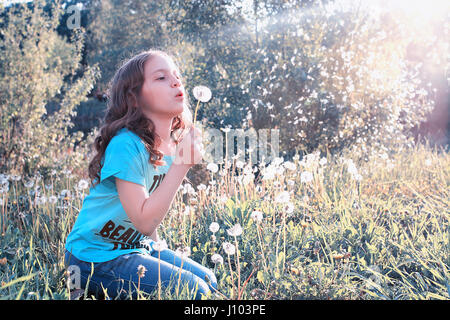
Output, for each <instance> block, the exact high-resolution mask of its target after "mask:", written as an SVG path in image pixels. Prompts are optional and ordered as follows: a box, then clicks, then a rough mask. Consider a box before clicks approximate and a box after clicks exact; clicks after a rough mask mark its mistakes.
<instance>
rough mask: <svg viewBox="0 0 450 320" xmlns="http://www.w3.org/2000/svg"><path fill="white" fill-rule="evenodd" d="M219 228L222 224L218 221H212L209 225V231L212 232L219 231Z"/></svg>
mask: <svg viewBox="0 0 450 320" xmlns="http://www.w3.org/2000/svg"><path fill="white" fill-rule="evenodd" d="M219 229H220V226H219V224H218V223H217V222H212V223H211V224H210V225H209V231H211V232H212V233H216V232H217V231H219Z"/></svg>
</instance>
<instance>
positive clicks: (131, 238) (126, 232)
mask: <svg viewBox="0 0 450 320" xmlns="http://www.w3.org/2000/svg"><path fill="white" fill-rule="evenodd" d="M173 158H174V156H168V155H165V156H164V158H163V160H164V161H165V162H166V165H165V166H157V167H156V169H155V168H154V167H153V165H152V164H150V163H149V162H148V160H149V153H148V152H147V149H145V146H144V144H143V142H142V140H141V139H140V137H139V136H138V135H136V134H135V133H133V132H132V131H130V130H128V129H127V128H122V129H121V130H119V131H118V132H117V134H116V135H115V136H114V137H113V138H112V139H111V141H110V142H109V144H108V146H107V148H106V151H105V154H104V156H103V158H102V163H103V166H102V169H101V171H100V183H99V184H97V185H96V186H95V187H92V186H91V188H90V190H89V195H87V196H86V197H85V198H84V200H83V205H82V208H81V210H80V213H79V214H78V217H77V220H76V221H75V224H74V226H73V228H72V231H71V232H70V234H69V235H68V237H67V240H66V246H65V248H66V249H67V250H68V251H69V252H71V253H72V254H73V255H74V256H75V257H76V258H78V259H79V260H83V261H87V262H104V261H108V260H111V259H114V258H116V257H118V256H120V255H123V254H127V253H130V252H142V253H145V252H147V253H148V252H151V251H152V249H151V246H152V244H153V240H151V239H150V238H149V237H147V236H144V235H143V234H141V233H140V232H138V231H137V229H136V227H135V226H134V225H133V224H132V223H131V221H130V219H129V218H128V216H127V214H126V212H125V210H124V208H123V206H122V203H121V202H120V199H119V195H118V193H117V188H116V183H115V177H117V178H119V179H123V180H127V181H130V182H134V183H137V184H140V185H142V186H144V187H145V189H146V190H148V194H149V195H150V194H151V193H152V192H153V191H154V190H155V189H156V188H157V187H158V185H159V184H160V183H161V181H162V180H163V179H164V176H165V175H166V173H167V171H169V168H170V166H171V164H172V162H173Z"/></svg>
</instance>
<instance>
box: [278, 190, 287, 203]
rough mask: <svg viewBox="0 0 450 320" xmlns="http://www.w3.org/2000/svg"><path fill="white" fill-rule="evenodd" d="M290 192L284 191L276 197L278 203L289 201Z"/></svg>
mask: <svg viewBox="0 0 450 320" xmlns="http://www.w3.org/2000/svg"><path fill="white" fill-rule="evenodd" d="M289 199H290V194H289V192H287V191H282V192H281V193H279V194H278V195H277V196H276V197H275V202H277V203H286V202H289Z"/></svg>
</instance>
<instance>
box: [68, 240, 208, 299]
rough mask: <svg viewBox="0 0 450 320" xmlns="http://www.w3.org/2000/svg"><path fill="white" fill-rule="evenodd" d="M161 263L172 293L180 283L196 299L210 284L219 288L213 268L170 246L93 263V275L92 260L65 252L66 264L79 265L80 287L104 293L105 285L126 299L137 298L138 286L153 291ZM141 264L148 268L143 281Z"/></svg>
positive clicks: (112, 294) (162, 275) (163, 281)
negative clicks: (178, 252) (146, 252)
mask: <svg viewBox="0 0 450 320" xmlns="http://www.w3.org/2000/svg"><path fill="white" fill-rule="evenodd" d="M158 262H159V274H160V279H161V287H163V288H165V287H168V286H169V284H170V287H171V291H172V292H175V290H176V288H177V286H179V289H180V292H181V290H182V289H183V288H184V287H185V286H186V285H187V286H188V288H189V291H190V292H195V299H201V296H202V295H206V294H208V293H209V292H210V291H211V287H212V288H213V292H214V291H215V290H214V289H217V280H216V276H215V275H214V273H213V272H212V271H211V270H210V269H208V268H206V267H204V266H202V265H200V264H199V263H197V262H195V261H194V260H192V259H190V258H186V257H185V258H183V259H181V257H180V256H179V255H176V254H175V252H174V251H172V250H170V249H166V250H162V251H161V252H160V257H159V258H158V252H157V251H152V253H151V254H150V253H149V254H142V253H139V252H136V253H130V254H124V255H121V256H119V257H117V258H115V259H113V260H110V261H106V262H94V263H93V266H94V271H93V274H92V276H91V262H85V261H81V260H78V259H77V258H76V257H75V256H74V255H72V254H71V253H70V252H69V251H67V250H66V251H65V265H66V267H69V266H74V265H75V266H78V268H79V272H80V289H85V288H86V285H87V284H88V285H89V288H88V291H89V292H90V293H91V294H94V295H96V296H101V295H102V293H103V289H102V287H103V288H104V289H106V292H107V294H108V296H109V297H110V298H125V297H127V296H129V295H130V293H131V295H132V297H133V299H136V297H137V288H138V286H139V291H141V292H145V293H152V292H154V291H155V290H156V289H157V288H158V278H159V277H158ZM139 265H142V266H144V267H145V268H146V272H145V274H144V276H143V277H141V279H140V281H138V280H139V276H138V273H137V272H138V266H139ZM72 268H73V267H72ZM72 270H73V269H72ZM88 279H89V283H88ZM179 280H180V282H178V281H179ZM130 291H131V292H130Z"/></svg>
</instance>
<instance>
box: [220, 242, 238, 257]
mask: <svg viewBox="0 0 450 320" xmlns="http://www.w3.org/2000/svg"><path fill="white" fill-rule="evenodd" d="M222 246H223V250H224V251H225V253H226V254H227V255H229V256H232V255H233V254H235V253H236V247H235V246H234V245H233V244H232V243H230V242H224V243H223V245H222Z"/></svg>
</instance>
